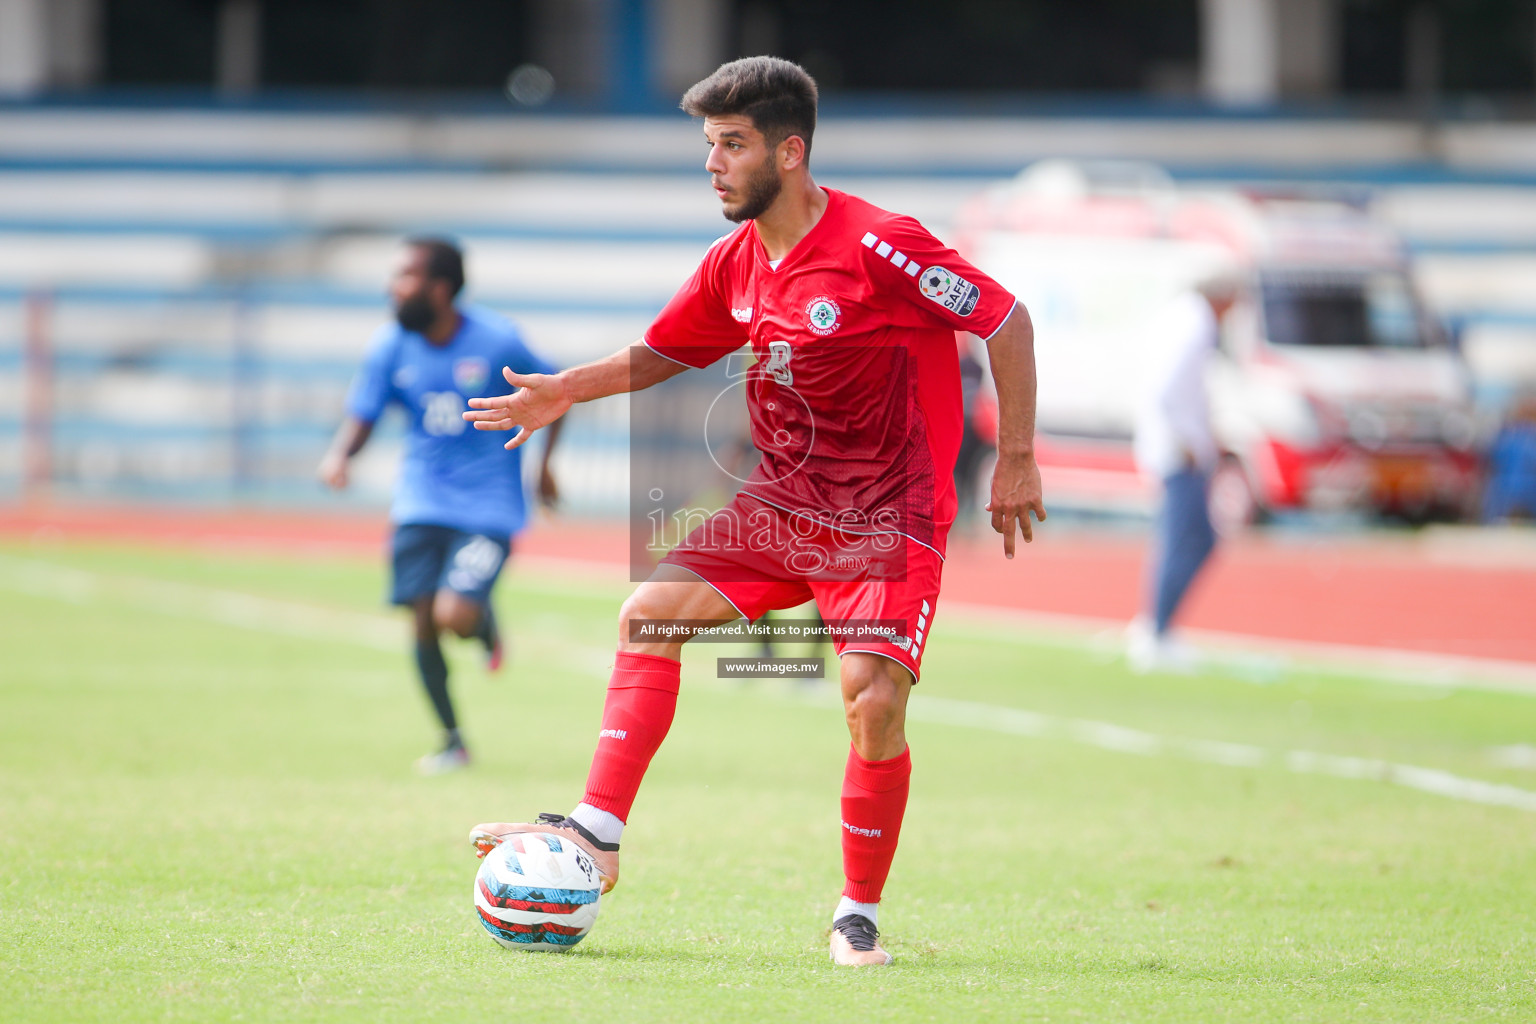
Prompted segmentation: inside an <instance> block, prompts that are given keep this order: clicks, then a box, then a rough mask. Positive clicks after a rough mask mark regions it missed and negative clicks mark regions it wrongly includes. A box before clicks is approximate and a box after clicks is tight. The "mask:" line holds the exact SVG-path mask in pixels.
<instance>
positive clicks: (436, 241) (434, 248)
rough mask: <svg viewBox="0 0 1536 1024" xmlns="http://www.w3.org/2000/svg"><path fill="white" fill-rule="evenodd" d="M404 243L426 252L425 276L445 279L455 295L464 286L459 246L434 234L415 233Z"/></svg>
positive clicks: (461, 256) (462, 259) (462, 262)
mask: <svg viewBox="0 0 1536 1024" xmlns="http://www.w3.org/2000/svg"><path fill="white" fill-rule="evenodd" d="M405 244H406V245H408V246H410V247H411V248H413V249H420V250H422V251H423V252H425V253H426V254H427V277H429V278H433V279H435V280H438V281H447V282H448V287H449V288H451V289H452V290H453V295H454V296H455V297H457V296H458V294H459V292H460V291H461V290H462V289H463V287H464V253H463V252H462V251H461V250H460V249H459V247H458V246H456V245H454V244H453V243H452V242H450V241H448V239H446V238H439V237H437V236H436V235H415V236H413V237H411V238H407V239H406V240H405Z"/></svg>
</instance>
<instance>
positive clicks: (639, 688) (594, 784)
mask: <svg viewBox="0 0 1536 1024" xmlns="http://www.w3.org/2000/svg"><path fill="white" fill-rule="evenodd" d="M682 670H683V666H682V663H681V662H676V661H673V660H672V659H671V658H659V657H657V656H656V655H654V654H630V653H628V652H625V651H620V652H619V657H618V660H617V661H615V662H614V665H613V678H612V679H610V680H609V681H608V697H607V700H606V701H605V702H604V703H603V729H602V732H600V733H599V734H598V738H597V753H595V754H593V755H592V770H591V771H590V772H588V773H587V794H586V796H584V797H583V798H582V802H583V803H586V804H591V805H592V806H593V807H596V808H599V809H601V810H604V811H607V812H608V813H609V814H612V815H614V816H615V817H617V818H618V819H619V820H620V821H628V820H629V809H630V807H631V806H632V805H633V804H634V802H635V794H636V793H637V792H639V790H640V780H641V779H643V778H645V769H646V768H647V767H649V765H650V763H651V758H652V757H653V756H654V755H655V753H656V749H657V748H658V747H660V746H661V741H662V740H664V739H666V738H667V730H668V729H670V728H671V727H672V714H673V712H675V711H676V710H677V691H678V688H679V685H680V676H681V674H682Z"/></svg>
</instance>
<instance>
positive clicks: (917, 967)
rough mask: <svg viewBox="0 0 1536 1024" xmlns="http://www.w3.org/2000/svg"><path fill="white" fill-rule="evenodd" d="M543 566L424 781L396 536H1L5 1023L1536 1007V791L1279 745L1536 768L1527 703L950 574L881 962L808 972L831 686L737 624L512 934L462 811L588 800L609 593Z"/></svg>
mask: <svg viewBox="0 0 1536 1024" xmlns="http://www.w3.org/2000/svg"><path fill="white" fill-rule="evenodd" d="M1025 555H1026V557H1027V552H1026V553H1025ZM553 575H554V574H550V576H547V577H546V578H542V579H541V578H536V577H534V576H533V575H532V574H531V573H529V572H527V571H515V570H514V571H513V572H512V574H511V575H510V577H509V578H508V579H507V580H506V581H504V583H503V587H502V590H501V592H500V594H499V600H498V604H499V607H500V610H501V615H502V619H503V622H504V623H506V624H508V625H509V627H510V630H511V632H512V634H513V642H514V645H515V650H514V655H513V660H512V663H511V666H510V671H509V672H508V673H506V674H504V675H503V676H501V677H498V678H494V679H493V678H488V677H487V676H486V675H485V674H484V673H483V672H482V671H481V669H480V667H479V664H478V659H477V658H476V657H475V654H476V652H475V651H474V650H472V649H471V648H470V647H469V646H467V645H465V646H462V647H456V648H455V649H454V651H453V654H454V657H455V659H456V661H455V664H456V673H455V681H456V690H457V694H458V696H459V701H460V705H461V710H462V714H463V717H464V719H465V721H466V727H467V733H468V737H469V740H470V742H471V744H472V747H473V749H474V751H475V753H476V755H477V759H478V760H477V763H476V764H475V766H474V768H473V769H472V770H471V771H469V772H467V773H463V774H459V775H454V776H447V777H441V778H435V779H423V778H417V777H415V776H414V775H413V774H412V762H413V759H414V758H415V757H416V755H418V754H420V753H422V752H424V751H425V750H426V749H427V748H428V746H430V745H431V743H432V741H433V739H434V738H435V737H434V735H433V730H432V729H431V728H430V727H429V721H428V714H427V711H426V707H425V703H424V700H423V698H422V697H421V696H420V695H419V694H418V692H417V688H416V684H415V683H414V681H413V678H412V676H411V675H410V673H409V662H408V657H407V646H406V639H405V626H404V623H403V622H402V621H399V620H398V619H397V618H396V617H395V616H394V615H392V614H391V613H390V612H388V611H387V610H385V609H383V608H382V607H381V606H380V605H379V600H378V595H379V594H380V592H381V590H382V586H383V567H382V566H381V565H377V564H374V563H372V562H368V561H355V560H324V559H315V558H297V557H295V558H280V557H274V556H272V555H268V554H259V555H258V554H250V555H240V554H234V555H228V556H222V555H220V556H215V555H205V554H195V553H188V554H173V553H166V552H163V551H146V550H139V549H133V548H127V547H106V546H86V545H29V544H25V543H22V542H7V543H4V544H0V622H3V625H0V1020H4V1021H20V1020H25V1021H54V1020H91V1021H95V1020H101V1021H138V1020H188V1021H221V1020H246V1021H268V1020H326V1021H334V1020H399V1021H417V1020H445V1021H460V1022H462V1021H476V1020H492V1019H507V1020H520V1021H526V1020H539V1021H543V1020H561V1019H567V1020H591V1021H661V1020H666V1021H734V1020H744V1021H745V1020H792V1021H815V1020H826V1021H849V1020H880V1021H887V1020H901V1021H906V1020H938V1021H970V1020H1009V1021H1014V1020H1022V1021H1036V1020H1039V1021H1045V1020H1052V1021H1060V1020H1093V1021H1197V1022H1199V1021H1319V1022H1323V1021H1326V1022H1344V1021H1403V1022H1422V1021H1470V1020H1485V1019H1486V1020H1514V1021H1531V1020H1536V928H1533V916H1532V911H1533V908H1536V813H1533V812H1532V811H1530V810H1522V809H1518V808H1515V807H1506V806H1497V805H1490V804H1486V803H1477V802H1473V801H1470V800H1466V799H1455V798H1452V797H1449V796H1444V795H1436V794H1434V793H1429V792H1424V791H1421V790H1418V789H1413V788H1409V787H1407V786H1404V785H1394V784H1390V783H1388V782H1384V781H1381V780H1380V779H1351V778H1342V777H1337V775H1330V774H1316V773H1298V772H1295V771H1291V770H1288V769H1287V767H1286V764H1287V761H1286V760H1285V755H1286V752H1287V751H1308V752H1312V753H1313V754H1317V755H1332V756H1335V757H1355V758H1364V759H1372V760H1373V762H1374V760H1380V761H1388V762H1393V763H1398V764H1407V765H1415V766H1420V767H1422V768H1426V769H1436V770H1439V771H1440V772H1444V773H1451V774H1454V775H1456V776H1460V777H1463V778H1468V779H1475V780H1484V781H1486V782H1489V783H1494V784H1501V785H1504V786H1512V787H1519V788H1521V789H1536V772H1533V771H1532V770H1531V769H1530V768H1528V767H1526V768H1522V767H1512V766H1510V765H1509V764H1508V763H1506V762H1500V761H1497V760H1496V759H1495V758H1494V757H1493V756H1492V755H1491V754H1490V751H1493V750H1496V749H1497V748H1500V747H1509V746H1512V745H1522V744H1532V743H1536V696H1526V695H1521V694H1514V693H1498V692H1492V691H1489V692H1482V691H1474V690H1455V691H1452V690H1435V689H1429V688H1426V687H1424V686H1421V685H1399V684H1395V683H1392V682H1389V681H1381V680H1374V681H1372V680H1363V679H1351V678H1346V677H1341V676H1324V675H1319V674H1294V673H1293V674H1292V675H1290V676H1287V677H1286V678H1283V679H1280V680H1278V681H1272V682H1269V683H1267V684H1265V685H1258V684H1255V683H1252V682H1244V681H1242V680H1241V679H1238V678H1228V677H1226V676H1224V675H1222V674H1219V673H1215V672H1213V673H1208V674H1205V675H1202V676H1198V677H1189V678H1172V677H1149V678H1137V677H1133V676H1131V675H1129V674H1127V673H1126V672H1125V671H1124V669H1123V668H1122V667H1121V666H1120V665H1119V664H1118V663H1116V662H1114V661H1112V660H1110V659H1108V658H1105V657H1103V656H1102V655H1096V654H1095V653H1094V652H1093V651H1092V650H1091V649H1090V648H1089V647H1087V646H1086V645H1084V646H1081V647H1078V646H1074V645H1073V644H1071V643H1067V644H1062V643H1042V642H1036V641H1034V640H1031V639H1030V638H1029V637H1027V636H1024V637H1021V636H1010V635H1007V634H1006V633H1003V632H1000V631H998V630H996V629H984V628H981V627H980V625H979V624H977V623H974V622H972V623H963V622H957V621H954V620H953V619H952V620H950V621H948V622H946V620H945V618H944V614H943V613H944V609H943V607H942V606H941V607H940V618H939V624H940V625H939V628H938V629H937V631H936V633H935V635H934V638H933V641H932V643H931V645H930V650H929V652H928V654H927V661H926V666H925V681H924V683H923V684H922V686H921V688H920V690H919V695H920V697H921V698H925V700H920V701H915V702H914V719H915V720H914V721H913V722H912V724H911V727H910V737H911V741H912V745H913V757H914V762H915V776H914V780H913V791H912V802H911V805H910V808H909V810H908V814H907V820H906V825H905V830H904V833H903V837H902V847H901V852H900V854H899V856H898V857H897V861H896V866H895V870H894V872H893V874H892V877H891V881H890V884H889V886H888V887H887V891H886V897H887V898H886V903H885V905H884V907H883V910H882V915H881V916H882V920H881V924H882V930H883V932H884V933H885V934H886V936H887V938H888V944H889V946H890V948H891V949H892V951H893V952H894V953H895V954H896V956H897V961H896V964H895V966H894V967H892V968H891V969H888V970H869V971H864V972H853V971H847V970H834V969H833V968H832V967H831V966H830V965H829V964H828V962H827V955H826V930H827V925H828V923H829V921H828V918H829V915H830V912H831V909H832V905H833V903H834V901H835V900H836V897H837V893H838V889H839V886H840V877H841V876H840V862H839V853H838V834H839V830H838V803H837V794H838V786H839V780H840V778H841V770H842V763H843V759H844V756H845V753H846V749H847V739H846V733H845V731H844V728H843V725H842V722H841V717H840V715H839V713H838V711H837V710H836V707H835V705H833V704H832V703H831V700H830V697H829V696H828V692H829V691H827V690H824V689H823V690H817V689H814V688H805V687H797V686H796V685H795V684H790V683H770V682H758V683H752V684H740V683H727V682H721V681H718V680H716V679H715V678H714V671H713V659H714V658H715V657H716V656H717V655H720V654H725V653H732V652H731V651H729V650H728V649H726V648H721V647H708V648H701V649H698V650H695V651H693V652H692V657H691V659H690V660H689V662H688V664H687V665H686V666H685V675H684V693H683V699H682V701H681V704H680V707H679V712H678V716H677V721H676V724H675V726H674V727H673V731H672V735H671V738H670V739H669V741H668V743H667V744H666V746H664V747H663V749H662V751H661V753H660V754H659V755H658V757H657V759H656V761H655V763H654V766H653V768H652V771H651V774H650V776H649V778H648V780H647V783H646V786H645V788H644V789H643V790H642V792H641V795H640V799H639V802H638V804H637V806H636V810H635V817H634V822H633V825H632V826H631V828H630V829H629V831H628V832H627V833H626V835H625V851H626V852H625V859H624V875H623V879H624V880H623V884H622V885H621V886H620V887H619V888H618V889H617V890H616V891H615V892H614V893H613V894H612V895H611V896H610V897H607V898H605V900H604V903H603V909H602V917H601V919H600V920H599V922H598V924H597V927H596V929H595V930H594V931H593V933H592V935H591V936H590V937H589V938H588V939H587V940H586V941H585V942H584V943H583V944H582V945H581V946H579V947H578V948H577V949H576V950H575V951H574V952H573V953H571V954H569V955H558V954H546V955H541V954H530V953H518V952H511V951H507V950H503V949H501V948H499V947H498V946H496V945H494V944H493V943H492V942H491V941H490V939H489V938H488V937H487V936H486V935H485V934H484V932H483V931H482V929H481V927H480V925H479V924H478V923H477V922H476V920H475V918H474V914H473V910H472V906H471V899H470V883H471V881H472V879H473V876H474V871H475V866H476V862H475V861H474V859H473V856H472V855H471V853H470V851H469V848H468V846H467V844H466V842H465V838H464V837H465V833H466V830H467V828H468V826H469V825H471V824H473V823H474V822H476V821H480V820H484V819H497V818H507V817H513V818H516V817H521V816H526V815H531V814H533V813H535V812H538V811H541V810H557V811H564V810H568V809H569V808H570V807H571V806H572V804H573V803H574V802H575V800H576V799H578V798H579V796H580V792H581V781H582V779H583V777H584V775H585V771H586V765H587V760H588V758H589V756H590V753H591V748H592V743H593V741H594V733H595V731H596V727H597V721H598V714H599V709H600V707H601V701H602V692H603V683H604V681H605V680H606V675H607V665H608V664H609V662H610V654H609V652H610V649H611V642H610V638H611V637H612V635H613V632H614V626H613V619H614V615H615V612H616V611H617V606H618V601H619V599H620V598H621V597H622V595H623V594H624V593H625V590H626V587H625V585H624V584H623V583H622V581H619V580H617V579H613V580H609V581H607V582H604V581H601V580H595V581H594V580H583V579H581V578H571V577H570V576H569V574H560V577H561V578H551V577H552V576H553ZM956 702H965V703H963V704H962V703H956ZM1004 709H1016V710H1019V711H1026V712H1034V713H1036V715H1035V716H1033V717H1032V716H1029V715H1024V716H1020V715H1016V714H1015V715H1012V716H1010V715H1009V713H1008V712H1007V711H1006V710H1004ZM1101 723H1110V724H1112V725H1115V726H1121V727H1125V729H1126V730H1137V731H1136V732H1134V733H1130V732H1125V731H1119V732H1117V731H1115V730H1113V729H1109V728H1108V727H1107V726H1105V725H1103V724H1101ZM1010 730H1012V731H1010ZM1032 730H1033V731H1034V732H1035V733H1037V735H1026V734H1021V733H1029V732H1031V731H1032ZM1148 734H1150V735H1152V736H1155V737H1160V738H1163V740H1165V741H1166V742H1164V743H1163V744H1162V745H1161V746H1158V747H1156V748H1155V749H1150V748H1147V747H1146V744H1145V743H1144V742H1142V741H1140V740H1137V739H1136V737H1143V739H1144V738H1145V736H1147V735H1148ZM1128 737H1129V738H1128ZM1191 740H1205V741H1223V742H1226V743H1230V744H1241V745H1244V746H1243V747H1242V749H1243V750H1249V751H1251V750H1252V748H1255V747H1257V748H1262V749H1263V750H1264V751H1268V752H1272V754H1273V756H1271V757H1267V758H1266V759H1264V760H1263V761H1262V763H1256V764H1251V765H1237V764H1224V763H1219V762H1220V761H1221V760H1222V758H1223V756H1225V755H1223V754H1222V753H1221V752H1222V751H1224V750H1226V751H1230V750H1233V749H1236V748H1217V747H1212V746H1209V745H1207V746H1204V747H1201V746H1199V745H1194V746H1191V745H1190V744H1189V743H1188V742H1187V741H1191ZM1116 745H1120V746H1128V747H1131V748H1137V749H1143V750H1144V752H1142V753H1134V752H1126V751H1122V750H1115V749H1109V748H1112V747H1115V746H1116ZM1190 751H1195V754H1194V755H1191V754H1190V753H1189V752H1190ZM1200 751H1204V753H1203V754H1202V753H1200ZM1235 760H1238V761H1241V760H1242V758H1241V757H1238V758H1235ZM1329 763H1337V764H1345V763H1346V762H1329ZM1359 763H1360V762H1347V764H1359ZM1367 774H1369V773H1367ZM1436 777H1437V778H1438V777H1439V776H1436ZM1500 792H1506V791H1504V790H1501V791H1500Z"/></svg>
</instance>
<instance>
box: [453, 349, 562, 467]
mask: <svg viewBox="0 0 1536 1024" xmlns="http://www.w3.org/2000/svg"><path fill="white" fill-rule="evenodd" d="M501 375H502V376H503V377H505V378H507V383H508V384H511V385H512V386H513V387H515V388H517V390H516V391H514V392H512V393H511V394H510V395H497V396H496V397H494V398H471V399H470V400H469V412H466V413H465V414H464V418H465V419H466V420H468V421H469V422H471V423H473V424H474V425H475V429H476V430H513V429H516V430H517V433H516V434H514V435H513V436H512V440H510V441H508V442H507V443H506V444H505V445H504V446H503V447H505V448H506V449H508V450H509V451H510V450H511V449H513V448H516V447H518V446H519V445H521V444H522V443H523V442H525V441H527V440H528V439H529V438H530V437H532V436H533V432H534V431H535V430H538V429H539V428H540V427H547V426H549V425H550V424H551V423H553V422H555V420H557V419H559V418H560V417H561V416H564V415H565V413H566V410H568V409H569V408H570V407H571V398H570V395H569V394H567V393H566V388H565V381H564V380H563V379H561V376H560V375H559V374H558V373H556V374H548V373H513V372H512V370H511V368H510V367H505V366H504V367H502V369H501Z"/></svg>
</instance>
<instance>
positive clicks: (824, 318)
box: [805, 295, 843, 337]
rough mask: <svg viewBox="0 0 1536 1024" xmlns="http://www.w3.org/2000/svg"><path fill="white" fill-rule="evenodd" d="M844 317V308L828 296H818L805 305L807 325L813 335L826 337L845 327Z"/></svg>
mask: <svg viewBox="0 0 1536 1024" xmlns="http://www.w3.org/2000/svg"><path fill="white" fill-rule="evenodd" d="M842 316H843V310H842V307H840V306H839V305H838V304H837V302H836V301H834V300H833V299H832V298H830V297H829V296H826V295H818V296H816V297H815V298H814V299H812V300H811V301H810V302H808V303H806V304H805V317H806V324H805V325H806V326H807V327H809V328H810V329H811V333H812V334H819V335H821V336H822V337H826V336H827V335H829V334H831V333H832V332H833V331H835V330H837V329H838V328H839V327H841V326H843V322H842Z"/></svg>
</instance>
